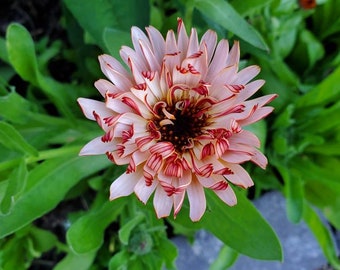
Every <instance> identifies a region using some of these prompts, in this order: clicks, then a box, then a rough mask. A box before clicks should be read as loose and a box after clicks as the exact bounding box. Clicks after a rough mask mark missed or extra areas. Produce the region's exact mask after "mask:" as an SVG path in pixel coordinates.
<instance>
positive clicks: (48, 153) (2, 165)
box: [0, 145, 80, 171]
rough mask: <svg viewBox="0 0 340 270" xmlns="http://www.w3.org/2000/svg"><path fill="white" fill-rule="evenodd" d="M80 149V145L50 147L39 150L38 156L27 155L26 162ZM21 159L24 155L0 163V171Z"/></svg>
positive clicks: (9, 167) (67, 153) (72, 152)
mask: <svg viewBox="0 0 340 270" xmlns="http://www.w3.org/2000/svg"><path fill="white" fill-rule="evenodd" d="M79 150H80V146H79V145H76V146H68V147H62V148H56V149H49V150H45V151H41V152H39V155H38V156H36V157H35V156H29V157H26V158H25V163H26V164H30V163H34V162H37V161H41V160H46V159H51V158H56V157H62V156H64V155H69V154H77V153H78V152H79ZM21 160H22V157H21V158H16V159H11V160H8V161H5V162H2V163H0V171H4V170H7V169H11V168H13V167H15V166H17V165H18V164H19V163H20V161H21Z"/></svg>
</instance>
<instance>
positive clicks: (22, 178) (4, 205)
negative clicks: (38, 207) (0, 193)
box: [0, 160, 28, 215]
mask: <svg viewBox="0 0 340 270" xmlns="http://www.w3.org/2000/svg"><path fill="white" fill-rule="evenodd" d="M27 174H28V173H27V168H26V164H25V162H24V160H22V161H21V162H20V163H19V166H18V167H17V168H16V169H15V170H13V172H12V173H11V174H10V176H9V179H8V185H7V188H6V193H5V195H4V198H3V199H2V201H1V203H0V211H1V212H2V214H4V215H6V214H8V213H9V212H10V210H11V207H12V205H13V203H14V202H15V200H16V199H17V198H16V197H17V195H18V194H19V193H20V192H22V191H23V190H24V188H25V186H26V179H27Z"/></svg>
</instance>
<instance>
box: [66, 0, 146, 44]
mask: <svg viewBox="0 0 340 270" xmlns="http://www.w3.org/2000/svg"><path fill="white" fill-rule="evenodd" d="M64 3H65V4H66V6H67V8H68V9H69V10H70V11H71V13H72V14H73V16H74V17H75V18H76V19H77V20H78V22H79V24H80V25H81V26H82V27H83V28H84V29H85V31H87V32H88V33H89V34H90V35H91V37H92V38H93V39H94V41H95V42H96V44H98V45H99V46H100V47H101V48H102V49H103V50H106V48H110V47H106V46H105V45H107V44H105V41H104V40H103V33H104V29H105V28H107V27H109V28H115V29H117V30H118V29H122V30H125V31H129V29H130V28H131V26H133V25H136V26H139V27H143V26H146V25H148V24H149V10H150V9H149V1H146V0H142V1H138V0H125V1H124V4H123V5H122V3H121V1H119V0H89V1H81V0H64ZM89 18H91V20H89ZM94 21H95V22H96V23H93V22H94ZM115 43H120V41H119V39H117V40H116V41H115Z"/></svg>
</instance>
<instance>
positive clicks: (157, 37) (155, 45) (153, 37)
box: [146, 26, 165, 63]
mask: <svg viewBox="0 0 340 270" xmlns="http://www.w3.org/2000/svg"><path fill="white" fill-rule="evenodd" d="M146 31H147V32H148V35H149V38H150V42H151V45H152V50H153V52H154V54H155V56H156V58H157V60H158V62H159V63H160V62H161V61H162V60H163V57H164V54H165V41H164V38H163V36H162V34H161V33H160V32H159V31H158V30H157V29H156V28H154V27H152V26H149V27H146Z"/></svg>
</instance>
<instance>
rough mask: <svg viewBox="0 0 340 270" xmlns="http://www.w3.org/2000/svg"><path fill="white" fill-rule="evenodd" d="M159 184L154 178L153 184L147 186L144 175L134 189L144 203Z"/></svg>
mask: <svg viewBox="0 0 340 270" xmlns="http://www.w3.org/2000/svg"><path fill="white" fill-rule="evenodd" d="M157 184H158V182H157V181H155V180H154V181H152V184H151V186H147V185H146V183H145V179H144V177H143V178H141V179H140V180H139V181H138V182H137V184H136V186H135V188H134V191H135V193H136V195H137V197H138V199H139V200H140V201H142V202H143V203H144V204H146V203H147V201H148V200H149V198H150V196H151V194H152V193H153V192H154V191H155V189H156V187H157Z"/></svg>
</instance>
